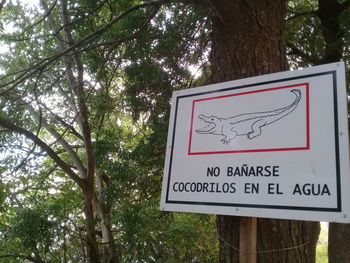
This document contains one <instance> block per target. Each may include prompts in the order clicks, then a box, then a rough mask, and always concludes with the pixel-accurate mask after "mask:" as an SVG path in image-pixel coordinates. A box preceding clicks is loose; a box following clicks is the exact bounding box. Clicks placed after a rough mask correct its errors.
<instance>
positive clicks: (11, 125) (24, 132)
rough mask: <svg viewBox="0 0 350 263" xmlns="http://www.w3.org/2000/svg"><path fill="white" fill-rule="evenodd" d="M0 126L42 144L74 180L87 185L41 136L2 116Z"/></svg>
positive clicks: (41, 146) (80, 184) (39, 144)
mask: <svg viewBox="0 0 350 263" xmlns="http://www.w3.org/2000/svg"><path fill="white" fill-rule="evenodd" d="M0 126H2V127H4V128H7V129H10V130H11V131H13V132H16V133H19V134H22V135H24V136H25V137H26V138H28V139H30V140H31V141H33V142H34V143H35V144H37V145H38V146H40V148H42V149H43V150H44V151H46V152H47V154H48V155H49V156H50V157H51V159H52V160H53V161H54V162H55V163H56V164H57V165H58V166H59V167H60V168H61V169H62V170H63V171H64V172H65V173H66V174H67V175H68V176H69V177H70V178H71V179H72V180H73V181H74V182H76V183H77V184H78V185H79V186H80V187H81V188H83V187H84V186H85V180H83V179H82V178H80V177H79V176H78V175H76V174H75V173H74V172H73V170H72V169H71V168H70V167H69V165H68V164H66V163H65V162H64V161H63V160H62V159H61V158H60V157H59V156H58V155H57V154H56V152H55V151H54V150H52V149H51V147H50V146H49V145H47V144H46V143H45V142H44V141H43V140H41V139H40V138H39V137H37V136H36V135H35V134H33V133H32V132H30V131H28V130H26V129H24V128H22V127H20V126H18V125H16V124H14V123H12V122H11V121H9V120H8V119H5V118H3V117H1V116H0Z"/></svg>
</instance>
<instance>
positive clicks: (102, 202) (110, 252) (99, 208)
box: [95, 169, 118, 263]
mask: <svg viewBox="0 0 350 263" xmlns="http://www.w3.org/2000/svg"><path fill="white" fill-rule="evenodd" d="M102 177H103V174H102V173H101V171H100V170H99V169H97V172H96V187H97V194H96V195H95V207H96V209H95V210H96V212H97V215H98V217H99V218H100V220H101V222H100V224H101V232H102V242H103V244H102V246H103V248H104V251H105V253H104V254H105V260H104V262H106V263H117V262H118V258H117V253H116V248H115V244H114V237H113V233H112V227H111V219H110V208H109V207H108V204H107V200H106V197H105V191H106V189H105V187H104V184H103V178H102Z"/></svg>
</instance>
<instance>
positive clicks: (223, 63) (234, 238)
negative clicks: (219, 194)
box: [210, 0, 319, 263]
mask: <svg viewBox="0 0 350 263" xmlns="http://www.w3.org/2000/svg"><path fill="white" fill-rule="evenodd" d="M211 3H212V7H213V10H214V11H213V17H212V50H211V54H210V62H211V67H212V77H211V80H210V82H212V83H217V82H223V81H229V80H234V79H240V78H247V77H252V76H257V75H262V74H268V73H272V72H279V71H283V70H286V69H287V60H286V45H285V41H284V37H283V31H284V18H285V10H286V7H285V4H286V1H284V0H244V1H243V0H242V1H232V0H213V1H211ZM239 222H240V218H239V217H233V216H218V217H217V228H218V234H219V237H220V262H225V263H237V262H238V261H239V253H238V251H237V248H238V247H239V245H238V242H239ZM318 232H319V223H314V222H302V221H288V220H272V219H262V218H261V219H259V220H258V251H262V250H274V249H277V250H279V249H281V248H286V247H288V248H289V247H296V248H294V249H288V250H284V251H283V252H274V253H272V252H270V253H261V254H259V256H258V262H264V263H265V262H271V263H272V262H274V263H275V262H279V263H281V262H286V263H288V262H290V263H292V262H293V263H297V262H314V259H315V246H316V242H317V237H318Z"/></svg>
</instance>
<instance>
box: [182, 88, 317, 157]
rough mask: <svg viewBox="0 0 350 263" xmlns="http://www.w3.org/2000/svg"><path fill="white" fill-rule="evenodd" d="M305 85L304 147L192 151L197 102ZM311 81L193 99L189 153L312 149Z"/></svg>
mask: <svg viewBox="0 0 350 263" xmlns="http://www.w3.org/2000/svg"><path fill="white" fill-rule="evenodd" d="M300 86H305V93H306V94H305V95H306V96H305V100H306V111H305V114H306V132H305V135H306V145H305V146H302V147H289V148H271V149H247V150H228V151H208V152H192V151H191V146H192V133H193V119H194V108H195V104H196V103H197V102H200V101H206V100H215V99H222V98H227V97H234V96H241V95H247V94H252V93H260V92H267V91H273V90H279V89H286V88H293V87H300ZM309 87H310V85H309V83H308V82H305V83H300V84H294V85H288V86H281V87H274V88H268V89H261V90H254V91H247V92H240V93H234V94H228V95H222V96H216V97H209V98H203V99H197V100H193V101H192V113H191V127H190V136H189V144H188V155H205V154H225V153H249V152H274V151H302V150H309V149H310V94H309Z"/></svg>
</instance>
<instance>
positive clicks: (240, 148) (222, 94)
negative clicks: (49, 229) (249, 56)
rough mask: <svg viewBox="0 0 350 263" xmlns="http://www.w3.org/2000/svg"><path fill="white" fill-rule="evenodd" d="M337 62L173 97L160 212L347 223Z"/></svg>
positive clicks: (349, 182) (349, 195)
mask: <svg viewBox="0 0 350 263" xmlns="http://www.w3.org/2000/svg"><path fill="white" fill-rule="evenodd" d="M344 76H345V69H344V64H343V63H332V64H327V65H322V66H317V67H312V68H308V69H304V70H298V71H291V72H282V73H275V74H269V75H264V76H259V77H253V78H248V79H242V80H237V81H230V82H224V83H219V84H215V85H208V86H203V87H198V88H193V89H188V90H181V91H176V92H174V94H173V99H172V108H171V117H170V126H169V132H168V144H167V151H166V163H165V174H164V181H163V188H162V197H161V209H163V210H168V211H183V212H196V213H212V214H224V215H239V216H254V217H269V218H285V219H303V220H317V221H338V222H350V201H349V200H350V176H349V154H348V126H347V105H346V103H347V99H346V98H347V97H346V89H345V77H344Z"/></svg>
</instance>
